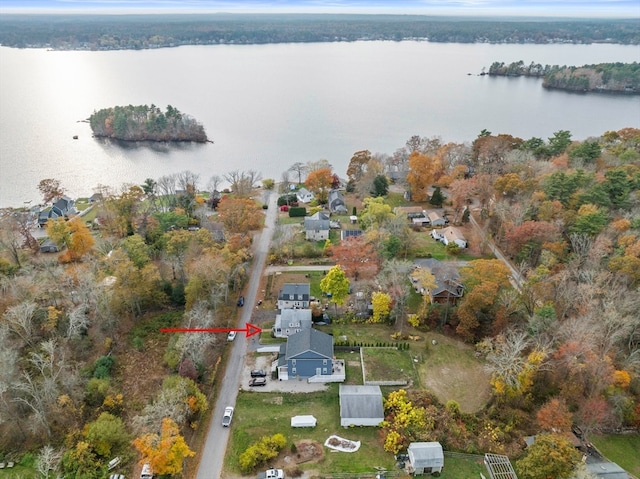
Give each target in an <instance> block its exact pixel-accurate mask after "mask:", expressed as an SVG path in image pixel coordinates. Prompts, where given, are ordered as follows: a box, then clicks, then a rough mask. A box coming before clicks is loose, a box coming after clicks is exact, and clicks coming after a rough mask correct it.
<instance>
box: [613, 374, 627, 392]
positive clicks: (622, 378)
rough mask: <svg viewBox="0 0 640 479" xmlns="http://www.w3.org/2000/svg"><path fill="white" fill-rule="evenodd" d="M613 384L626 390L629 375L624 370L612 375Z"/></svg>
mask: <svg viewBox="0 0 640 479" xmlns="http://www.w3.org/2000/svg"><path fill="white" fill-rule="evenodd" d="M613 384H614V385H615V386H616V387H618V388H621V389H627V388H628V387H629V384H631V375H630V374H629V373H628V372H627V371H625V370H624V369H622V370H618V371H615V372H614V373H613Z"/></svg>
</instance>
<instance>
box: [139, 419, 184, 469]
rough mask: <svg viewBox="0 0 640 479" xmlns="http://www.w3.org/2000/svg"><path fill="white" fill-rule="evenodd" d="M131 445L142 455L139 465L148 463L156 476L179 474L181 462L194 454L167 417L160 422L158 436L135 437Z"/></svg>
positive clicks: (173, 423) (176, 426)
mask: <svg viewBox="0 0 640 479" xmlns="http://www.w3.org/2000/svg"><path fill="white" fill-rule="evenodd" d="M133 445H134V446H135V448H136V449H137V450H138V452H140V454H141V455H142V459H141V460H140V463H141V464H142V463H145V462H147V463H149V464H150V465H151V468H152V469H153V472H154V473H156V474H160V475H162V474H180V473H181V472H182V462H183V461H184V459H185V458H187V457H193V456H195V452H193V451H192V450H191V449H189V446H188V445H187V443H186V442H185V440H184V437H182V436H181V435H180V429H179V428H178V425H177V424H176V423H175V422H174V421H173V420H171V419H170V418H168V417H165V418H164V419H163V420H162V429H161V432H160V435H158V434H145V435H143V436H140V437H137V438H136V439H134V441H133Z"/></svg>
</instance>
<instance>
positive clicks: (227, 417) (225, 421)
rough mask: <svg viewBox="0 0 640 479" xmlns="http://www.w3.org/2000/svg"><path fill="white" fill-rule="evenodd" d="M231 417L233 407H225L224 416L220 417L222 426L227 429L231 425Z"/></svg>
mask: <svg viewBox="0 0 640 479" xmlns="http://www.w3.org/2000/svg"><path fill="white" fill-rule="evenodd" d="M232 417H233V407H231V406H227V407H226V408H224V415H223V416H222V426H223V427H229V426H230V425H231V418H232Z"/></svg>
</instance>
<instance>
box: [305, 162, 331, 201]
mask: <svg viewBox="0 0 640 479" xmlns="http://www.w3.org/2000/svg"><path fill="white" fill-rule="evenodd" d="M333 181H334V178H333V173H332V172H331V168H320V169H319V170H314V171H312V172H311V173H309V175H308V176H307V179H306V180H305V182H304V184H305V185H306V187H307V188H309V191H311V192H313V194H314V195H315V197H316V198H317V200H318V203H320V204H325V203H326V202H327V201H329V190H330V189H331V186H332V185H333Z"/></svg>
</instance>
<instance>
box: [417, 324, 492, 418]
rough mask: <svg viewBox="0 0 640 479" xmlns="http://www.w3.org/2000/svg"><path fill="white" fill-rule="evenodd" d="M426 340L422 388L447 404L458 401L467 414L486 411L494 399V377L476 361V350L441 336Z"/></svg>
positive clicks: (421, 365)
mask: <svg viewBox="0 0 640 479" xmlns="http://www.w3.org/2000/svg"><path fill="white" fill-rule="evenodd" d="M425 336H426V339H427V345H426V350H424V351H423V352H422V353H420V355H421V359H422V360H421V361H420V362H419V363H418V364H417V365H416V366H417V369H418V374H419V376H420V380H421V382H422V386H424V387H426V388H427V389H429V390H430V391H431V392H433V393H434V394H435V395H436V397H437V398H438V399H439V400H440V402H442V403H443V404H445V403H446V402H447V401H449V400H454V401H456V402H457V403H458V404H459V405H460V410H461V411H463V412H466V413H473V412H476V411H479V410H480V409H482V408H483V407H484V406H485V405H486V403H487V401H488V400H489V398H490V395H491V385H490V382H489V381H490V379H491V376H490V374H489V373H487V372H486V371H485V370H484V368H483V362H482V361H481V360H480V359H478V358H476V357H475V355H474V349H473V347H472V346H469V345H467V344H464V343H462V342H461V341H457V340H455V339H452V338H449V337H447V336H444V335H442V334H438V333H433V332H429V333H427V334H426V335H425ZM433 340H435V341H436V344H435V345H434V344H432V341H433ZM412 349H413V348H412ZM412 352H413V351H412Z"/></svg>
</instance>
